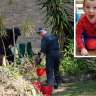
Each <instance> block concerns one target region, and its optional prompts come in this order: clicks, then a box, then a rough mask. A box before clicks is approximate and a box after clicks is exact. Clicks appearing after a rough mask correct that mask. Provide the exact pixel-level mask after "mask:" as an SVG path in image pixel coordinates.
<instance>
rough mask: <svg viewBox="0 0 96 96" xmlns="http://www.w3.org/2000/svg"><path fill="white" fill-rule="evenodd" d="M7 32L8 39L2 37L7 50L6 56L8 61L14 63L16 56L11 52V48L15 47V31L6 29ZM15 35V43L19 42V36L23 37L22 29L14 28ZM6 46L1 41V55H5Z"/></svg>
mask: <svg viewBox="0 0 96 96" xmlns="http://www.w3.org/2000/svg"><path fill="white" fill-rule="evenodd" d="M5 30H6V34H7V36H6V37H2V39H3V42H4V46H5V49H6V56H7V60H8V61H11V62H13V61H14V55H13V53H12V51H11V48H12V47H13V46H14V40H13V29H5ZM14 34H15V43H16V41H17V38H18V36H20V35H21V33H20V29H19V28H18V27H14ZM4 46H3V43H2V40H1V39H0V54H3V55H5V52H4Z"/></svg>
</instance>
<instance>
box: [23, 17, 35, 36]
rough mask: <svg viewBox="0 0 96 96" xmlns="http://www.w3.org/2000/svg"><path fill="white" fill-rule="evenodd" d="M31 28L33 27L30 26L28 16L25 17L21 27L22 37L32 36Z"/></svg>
mask: <svg viewBox="0 0 96 96" xmlns="http://www.w3.org/2000/svg"><path fill="white" fill-rule="evenodd" d="M33 28H34V26H33V25H31V24H30V21H29V18H28V15H26V21H25V23H24V26H23V31H24V36H26V37H29V36H30V35H31V34H33Z"/></svg>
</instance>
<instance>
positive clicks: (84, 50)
mask: <svg viewBox="0 0 96 96" xmlns="http://www.w3.org/2000/svg"><path fill="white" fill-rule="evenodd" d="M81 55H82V56H87V55H88V51H87V50H86V49H85V48H83V49H82V50H81Z"/></svg>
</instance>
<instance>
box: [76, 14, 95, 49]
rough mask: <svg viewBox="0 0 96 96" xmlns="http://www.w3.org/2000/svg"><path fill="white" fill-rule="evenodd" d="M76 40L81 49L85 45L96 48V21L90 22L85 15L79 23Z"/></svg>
mask: <svg viewBox="0 0 96 96" xmlns="http://www.w3.org/2000/svg"><path fill="white" fill-rule="evenodd" d="M76 42H77V46H78V48H79V50H81V49H83V48H85V47H87V49H90V50H91V49H96V22H94V23H90V22H89V21H88V19H87V17H86V16H85V15H83V16H81V17H80V19H79V21H78V23H77V26H76Z"/></svg>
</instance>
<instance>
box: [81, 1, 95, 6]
mask: <svg viewBox="0 0 96 96" xmlns="http://www.w3.org/2000/svg"><path fill="white" fill-rule="evenodd" d="M85 1H86V0H83V6H84V5H85ZM90 1H95V0H90Z"/></svg>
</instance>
